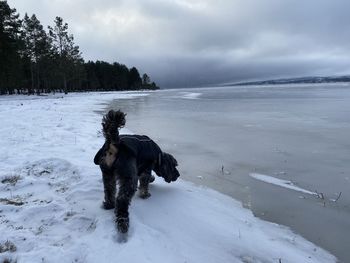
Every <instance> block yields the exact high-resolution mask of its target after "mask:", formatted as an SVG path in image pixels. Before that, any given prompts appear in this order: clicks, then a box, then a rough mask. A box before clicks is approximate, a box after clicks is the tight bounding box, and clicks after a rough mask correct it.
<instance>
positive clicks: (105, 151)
mask: <svg viewBox="0 0 350 263" xmlns="http://www.w3.org/2000/svg"><path fill="white" fill-rule="evenodd" d="M125 116H126V114H125V113H123V112H122V111H120V110H118V111H114V110H110V111H109V112H108V113H107V114H106V115H105V116H104V117H103V119H102V132H103V136H104V138H105V143H104V144H103V146H102V148H101V149H100V150H99V151H98V152H97V153H96V155H95V158H94V163H95V164H96V165H99V166H100V169H101V171H102V179H103V186H104V201H103V208H104V209H115V210H114V211H115V216H116V226H117V230H118V231H119V232H120V233H127V232H128V229H129V205H130V202H131V199H132V197H133V196H134V194H135V192H136V190H137V184H138V181H139V195H140V197H141V198H148V197H150V196H151V194H150V193H149V187H148V186H149V184H150V183H151V182H153V181H154V180H155V177H154V176H153V175H152V171H154V172H155V173H156V175H157V176H159V177H162V178H163V179H164V180H165V181H166V182H168V183H170V182H174V181H176V180H177V178H178V177H179V176H180V173H179V171H178V170H177V168H176V167H177V166H178V163H177V161H176V159H175V158H174V157H173V156H172V155H171V154H169V153H166V152H163V151H162V150H161V149H160V147H159V146H158V145H157V144H156V143H155V142H154V141H153V140H151V139H150V138H149V137H148V136H145V135H119V129H120V128H122V127H123V126H124V125H125ZM117 183H118V193H117V197H116V192H117V188H116V185H117Z"/></svg>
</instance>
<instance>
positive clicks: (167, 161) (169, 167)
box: [154, 152, 180, 183]
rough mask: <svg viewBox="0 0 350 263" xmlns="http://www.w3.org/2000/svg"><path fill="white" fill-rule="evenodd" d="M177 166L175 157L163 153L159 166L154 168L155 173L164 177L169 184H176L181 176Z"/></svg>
mask: <svg viewBox="0 0 350 263" xmlns="http://www.w3.org/2000/svg"><path fill="white" fill-rule="evenodd" d="M177 165H178V164H177V161H176V159H175V158H174V156H172V155H171V154H169V153H165V152H163V153H162V154H161V157H160V160H159V163H158V165H156V167H155V168H154V171H155V172H156V174H157V175H158V176H160V177H163V178H164V180H165V181H166V182H167V183H170V182H174V181H176V180H177V178H178V177H179V176H180V173H179V171H178V170H177V169H176V166H177Z"/></svg>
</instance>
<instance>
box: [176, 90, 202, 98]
mask: <svg viewBox="0 0 350 263" xmlns="http://www.w3.org/2000/svg"><path fill="white" fill-rule="evenodd" d="M201 95H202V93H199V92H182V96H181V98H183V99H188V100H195V99H198V98H199V97H200V96H201Z"/></svg>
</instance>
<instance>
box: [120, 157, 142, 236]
mask: <svg viewBox="0 0 350 263" xmlns="http://www.w3.org/2000/svg"><path fill="white" fill-rule="evenodd" d="M121 163H123V162H121ZM118 172H119V177H118V184H119V189H118V195H117V199H116V208H115V214H116V217H117V218H116V224H117V229H118V231H119V232H120V233H126V232H128V229H129V205H130V202H131V198H132V197H133V195H134V194H135V192H136V190H137V166H136V159H132V160H128V161H126V162H124V163H123V168H122V169H120V171H118Z"/></svg>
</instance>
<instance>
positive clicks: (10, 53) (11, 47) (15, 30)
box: [0, 1, 23, 94]
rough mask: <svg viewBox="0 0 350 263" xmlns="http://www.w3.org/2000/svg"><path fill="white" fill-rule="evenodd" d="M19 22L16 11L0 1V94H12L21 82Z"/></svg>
mask: <svg viewBox="0 0 350 263" xmlns="http://www.w3.org/2000/svg"><path fill="white" fill-rule="evenodd" d="M22 48H23V47H22V40H21V20H20V19H19V14H18V13H17V12H16V9H14V8H10V6H9V5H8V4H7V1H0V93H1V94H5V93H9V94H12V93H14V91H15V89H20V88H21V84H22V82H21V80H22V73H23V71H22V61H21V51H22Z"/></svg>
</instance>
